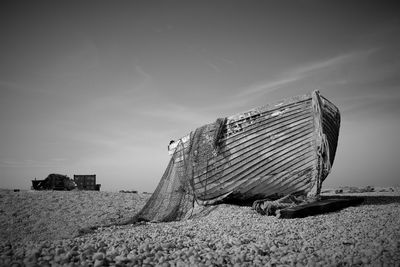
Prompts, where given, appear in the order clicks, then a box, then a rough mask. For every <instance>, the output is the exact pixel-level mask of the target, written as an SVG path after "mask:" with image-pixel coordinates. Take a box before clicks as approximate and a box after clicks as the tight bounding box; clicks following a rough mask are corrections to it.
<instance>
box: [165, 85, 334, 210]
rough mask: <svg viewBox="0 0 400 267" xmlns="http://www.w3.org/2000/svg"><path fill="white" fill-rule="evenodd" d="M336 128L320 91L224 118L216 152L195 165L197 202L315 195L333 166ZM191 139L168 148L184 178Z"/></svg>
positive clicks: (188, 137) (327, 103)
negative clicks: (224, 122)
mask: <svg viewBox="0 0 400 267" xmlns="http://www.w3.org/2000/svg"><path fill="white" fill-rule="evenodd" d="M339 127H340V114H339V110H338V109H337V108H336V107H335V106H334V105H333V104H332V103H331V102H330V101H328V100H327V99H326V98H324V97H322V96H320V94H319V92H318V91H314V92H313V93H309V94H306V95H302V96H297V97H293V98H289V99H286V100H283V101H279V102H276V103H274V104H268V105H266V106H264V107H261V108H257V109H253V110H250V111H248V112H244V113H241V114H237V115H233V116H230V117H228V118H227V120H226V124H225V125H224V127H223V129H222V138H221V140H219V144H220V145H219V150H218V153H215V155H214V156H213V157H211V158H209V159H205V160H206V162H205V163H206V164H197V166H196V165H194V166H193V177H191V178H190V179H192V180H191V185H192V190H193V192H194V194H195V197H196V199H197V202H198V203H199V204H214V203H216V202H219V201H222V200H223V199H225V198H235V199H243V200H248V199H257V198H266V197H268V196H271V195H286V194H291V193H299V192H301V193H305V194H306V193H308V194H310V193H313V194H315V193H317V192H318V193H319V190H320V187H321V184H322V181H323V180H324V179H325V177H326V176H327V175H328V173H329V171H330V167H331V165H332V164H333V161H334V157H335V153H336V146H337V139H338V135H339ZM214 130H215V129H214V128H213V127H210V128H209V131H214ZM210 133H211V132H210ZM190 140H191V134H189V135H187V136H185V137H183V138H181V139H180V140H178V141H177V142H175V143H173V144H172V145H170V147H169V149H170V154H172V153H174V151H175V150H176V153H178V154H179V156H176V157H175V162H176V163H180V164H179V166H178V168H179V169H180V171H182V173H183V172H184V168H185V164H184V157H185V155H188V147H189V144H190ZM178 144H180V145H178ZM185 153H186V154H185ZM201 160H202V161H203V163H204V159H201Z"/></svg>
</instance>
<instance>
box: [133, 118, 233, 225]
mask: <svg viewBox="0 0 400 267" xmlns="http://www.w3.org/2000/svg"><path fill="white" fill-rule="evenodd" d="M225 124H226V119H217V120H216V121H215V122H214V123H211V124H207V125H204V126H202V127H199V128H197V129H196V130H195V131H194V132H191V133H190V140H189V142H186V143H183V142H182V141H181V140H179V141H177V142H179V143H178V145H177V147H176V149H175V152H174V154H173V155H172V157H171V160H170V161H169V164H168V167H167V169H166V170H165V172H164V175H163V176H162V178H161V180H160V182H159V184H158V186H157V188H156V190H155V191H154V193H153V194H152V196H151V197H150V199H149V200H148V202H147V203H146V205H145V206H144V207H143V208H142V210H141V211H140V212H139V213H138V214H137V215H136V216H135V218H134V221H158V222H167V221H173V220H180V219H184V218H189V217H190V216H191V211H192V210H193V207H194V203H195V192H194V190H193V188H194V187H193V186H194V185H193V183H194V174H195V173H196V172H197V171H198V170H204V169H206V168H207V165H208V160H209V159H210V158H212V157H213V156H215V155H216V154H217V153H218V149H219V146H220V143H219V140H220V139H221V134H222V132H223V131H222V129H223V127H224V125H225Z"/></svg>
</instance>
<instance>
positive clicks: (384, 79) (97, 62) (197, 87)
mask: <svg viewBox="0 0 400 267" xmlns="http://www.w3.org/2000/svg"><path fill="white" fill-rule="evenodd" d="M399 14H400V10H399V8H398V5H397V3H396V1H327V0H298V1H285V0H283V1H253V0H249V1H190V0H189V1H152V0H150V1H149V0H146V1H40V0H39V1H18V0H13V1H2V2H1V4H0V129H1V130H0V188H10V189H13V188H20V189H29V188H30V186H31V182H30V180H32V179H34V178H37V179H44V178H46V177H47V175H48V174H50V173H60V174H66V175H68V176H69V177H73V175H74V174H96V176H97V183H100V184H101V185H102V187H101V190H104V191H117V190H138V191H146V192H152V191H153V190H154V189H155V187H156V186H157V184H158V182H159V180H160V178H161V177H162V175H163V172H164V170H165V168H166V167H167V164H168V161H169V155H168V151H167V145H168V144H169V141H170V140H172V139H178V138H179V137H182V136H184V135H186V134H187V133H189V132H190V131H192V130H195V129H196V128H197V127H199V126H202V125H204V124H206V123H210V122H213V121H215V120H216V119H217V118H219V117H226V116H230V115H233V114H237V113H240V112H243V111H246V110H249V109H252V108H255V107H259V106H262V105H265V104H267V103H270V102H273V101H276V100H280V99H283V98H286V97H290V96H295V95H300V94H304V93H307V92H310V91H313V90H315V89H318V90H320V92H321V94H322V95H324V96H325V97H327V98H328V99H329V100H330V101H332V102H333V103H334V104H335V105H336V106H338V108H339V109H340V111H341V116H342V123H341V128H340V136H339V144H338V148H337V154H336V159H335V163H334V165H333V168H332V172H331V174H330V175H329V176H328V178H327V179H326V181H325V182H324V186H326V187H337V186H367V185H372V186H396V185H399V175H398V165H399V163H400V161H399V158H400V142H399V141H398V138H399V136H400V119H399V114H400V104H399V103H400V75H399V74H400V49H399V48H400V20H399V19H400V16H399Z"/></svg>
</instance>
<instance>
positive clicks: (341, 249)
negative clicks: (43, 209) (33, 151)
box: [0, 192, 400, 266]
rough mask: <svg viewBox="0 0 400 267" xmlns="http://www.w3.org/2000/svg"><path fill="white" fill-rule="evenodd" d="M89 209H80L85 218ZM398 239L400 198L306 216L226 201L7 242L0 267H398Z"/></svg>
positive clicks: (1, 244) (1, 249) (2, 245)
mask: <svg viewBox="0 0 400 267" xmlns="http://www.w3.org/2000/svg"><path fill="white" fill-rule="evenodd" d="M61 193H64V192H61ZM92 193H93V194H95V193H98V192H92ZM122 195H128V196H132V195H131V194H122ZM112 196H113V195H112V194H109V195H108V197H109V198H112ZM94 197H95V195H94ZM65 200H66V199H65ZM107 203H112V202H111V201H108V202H107ZM21 205H22V204H21ZM119 208H120V207H119ZM2 209H4V208H3V207H2ZM19 209H20V210H21V208H19ZM114 209H115V210H117V209H118V207H114ZM110 210H111V207H110ZM88 212H90V211H86V210H84V209H82V210H81V212H80V213H79V214H81V215H79V216H82V220H83V219H84V218H85V214H88ZM71 213H73V214H75V216H78V215H76V214H78V213H75V211H74V210H71V211H69V214H71ZM67 217H68V216H65V217H64V218H67ZM75 219H78V218H75ZM78 220H81V219H78ZM64 225H65V224H64ZM67 225H69V224H68V222H67ZM59 227H60V228H61V227H64V226H63V224H60V226H59ZM53 231H54V232H56V231H57V228H56V229H54V230H53ZM399 240H400V199H399V198H397V200H396V199H394V200H391V201H390V202H388V201H385V200H382V202H381V201H380V200H376V199H375V200H371V201H370V202H367V204H364V205H361V206H358V207H349V208H346V209H344V210H341V211H339V212H334V213H329V214H323V215H318V216H313V217H307V218H302V219H277V218H275V217H268V216H262V215H259V214H257V213H256V212H254V211H253V210H251V208H250V207H239V206H232V205H225V204H223V205H219V206H217V207H216V208H215V209H214V210H213V211H212V212H211V213H209V214H208V215H207V216H205V217H202V218H198V219H194V220H186V221H179V222H169V223H145V224H140V225H125V226H113V227H101V228H98V229H97V230H95V231H94V232H93V233H89V234H87V235H83V236H78V237H75V238H67V239H47V240H41V241H33V240H31V241H29V240H28V241H26V242H25V241H24V242H22V241H13V240H8V241H6V240H3V239H2V241H1V242H0V266H10V265H11V264H14V265H15V266H18V264H20V265H21V266H23V265H25V266H37V265H39V266H46V265H49V266H51V265H65V266H76V265H78V266H82V265H83V266H135V265H137V266H188V265H189V266H190V265H192V266H210V265H217V266H218V265H219V266H274V265H290V266H326V265H344V266H350V265H372V266H384V265H387V266H396V264H398V263H399V262H400V243H399Z"/></svg>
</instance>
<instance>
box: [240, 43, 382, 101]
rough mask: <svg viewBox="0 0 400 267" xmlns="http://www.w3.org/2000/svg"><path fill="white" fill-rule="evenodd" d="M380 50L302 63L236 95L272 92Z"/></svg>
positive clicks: (249, 95)
mask: <svg viewBox="0 0 400 267" xmlns="http://www.w3.org/2000/svg"><path fill="white" fill-rule="evenodd" d="M377 50H379V49H378V48H372V49H368V50H362V51H355V52H350V53H346V54H343V55H339V56H336V57H334V58H330V59H327V60H323V61H318V62H314V63H311V64H308V65H302V66H300V67H298V68H294V69H291V70H289V71H287V72H284V73H282V74H281V75H280V76H281V77H282V78H280V79H276V80H272V81H265V82H262V83H259V84H256V85H253V86H250V87H248V88H246V89H244V90H243V91H241V92H240V93H238V94H237V95H236V97H240V98H242V97H249V98H250V97H255V96H259V95H261V94H267V93H271V92H273V91H276V90H278V89H280V88H282V87H285V86H288V85H289V84H292V83H294V82H297V81H300V80H303V79H305V78H307V77H309V76H312V75H315V74H316V73H320V72H322V71H326V70H327V69H331V68H337V67H339V66H342V65H344V64H349V63H351V62H354V61H357V60H360V59H363V58H365V57H368V56H369V55H371V54H372V53H374V52H376V51H377Z"/></svg>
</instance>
